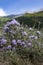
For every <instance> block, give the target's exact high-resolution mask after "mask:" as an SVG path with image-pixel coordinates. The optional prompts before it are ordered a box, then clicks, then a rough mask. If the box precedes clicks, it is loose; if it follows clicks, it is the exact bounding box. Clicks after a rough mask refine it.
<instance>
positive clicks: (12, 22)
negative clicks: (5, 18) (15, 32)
mask: <svg viewBox="0 0 43 65" xmlns="http://www.w3.org/2000/svg"><path fill="white" fill-rule="evenodd" d="M10 23H11V24H12V25H14V24H16V25H20V23H19V22H18V21H16V20H15V19H13V20H12V21H11V22H10Z"/></svg>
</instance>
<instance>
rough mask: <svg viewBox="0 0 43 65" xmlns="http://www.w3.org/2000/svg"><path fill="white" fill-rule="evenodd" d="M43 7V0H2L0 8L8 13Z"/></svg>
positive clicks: (0, 0)
mask: <svg viewBox="0 0 43 65" xmlns="http://www.w3.org/2000/svg"><path fill="white" fill-rule="evenodd" d="M42 8H43V0H0V10H3V12H4V13H6V14H19V13H24V12H27V11H28V12H30V11H38V10H40V9H42Z"/></svg>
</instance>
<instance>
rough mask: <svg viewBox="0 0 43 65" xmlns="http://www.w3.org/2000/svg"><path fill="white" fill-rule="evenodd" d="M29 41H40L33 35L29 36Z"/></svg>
mask: <svg viewBox="0 0 43 65" xmlns="http://www.w3.org/2000/svg"><path fill="white" fill-rule="evenodd" d="M29 39H38V37H37V36H34V35H31V36H29Z"/></svg>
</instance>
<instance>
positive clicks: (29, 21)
mask: <svg viewBox="0 0 43 65" xmlns="http://www.w3.org/2000/svg"><path fill="white" fill-rule="evenodd" d="M13 18H15V19H16V20H18V21H19V22H20V23H21V24H22V23H23V24H26V25H28V26H31V27H33V26H34V27H36V28H38V27H39V25H40V28H43V11H40V12H35V13H25V14H23V15H21V16H20V15H17V16H16V15H9V16H6V17H0V26H3V25H4V24H5V23H6V22H7V21H10V20H12V19H13Z"/></svg>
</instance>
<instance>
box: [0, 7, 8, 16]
mask: <svg viewBox="0 0 43 65" xmlns="http://www.w3.org/2000/svg"><path fill="white" fill-rule="evenodd" d="M6 15H7V14H6V12H5V11H4V10H3V9H2V8H0V16H6Z"/></svg>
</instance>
